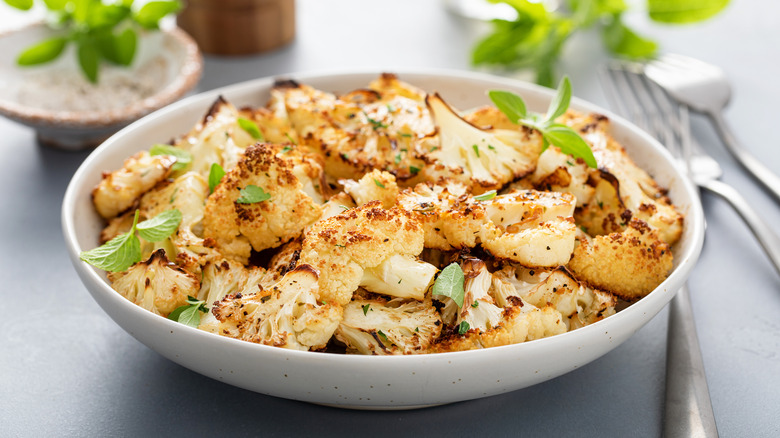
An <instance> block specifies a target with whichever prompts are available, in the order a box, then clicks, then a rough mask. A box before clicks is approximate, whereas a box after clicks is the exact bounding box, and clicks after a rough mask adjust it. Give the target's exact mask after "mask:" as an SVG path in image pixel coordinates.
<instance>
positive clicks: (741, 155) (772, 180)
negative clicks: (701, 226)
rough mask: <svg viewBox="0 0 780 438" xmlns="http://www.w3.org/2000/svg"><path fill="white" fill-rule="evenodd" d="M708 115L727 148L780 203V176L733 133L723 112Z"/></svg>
mask: <svg viewBox="0 0 780 438" xmlns="http://www.w3.org/2000/svg"><path fill="white" fill-rule="evenodd" d="M707 115H708V116H709V117H710V120H712V123H713V124H714V125H715V128H716V129H717V130H718V134H720V138H721V139H722V140H723V144H725V145H726V149H728V151H729V152H731V154H732V155H733V156H734V158H736V159H737V161H739V164H741V165H742V167H744V168H745V170H747V171H748V173H750V176H752V177H753V178H755V179H756V181H758V182H760V183H761V185H763V186H764V188H766V190H768V191H769V193H770V194H772V196H774V198H775V201H776V202H778V203H780V177H778V176H777V175H776V174H775V173H774V172H772V171H771V170H769V168H767V167H766V166H764V164H763V163H761V161H759V160H758V159H757V158H756V157H754V156H753V155H751V154H750V153H748V151H747V150H746V149H745V148H743V147H742V145H741V144H740V143H739V141H738V140H737V137H736V136H735V135H734V134H733V133H732V131H731V128H729V125H728V123H727V122H726V119H724V118H723V113H721V112H708V113H707Z"/></svg>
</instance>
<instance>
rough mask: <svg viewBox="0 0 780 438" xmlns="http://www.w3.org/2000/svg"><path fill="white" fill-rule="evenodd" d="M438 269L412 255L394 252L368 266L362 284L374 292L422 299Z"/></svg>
mask: <svg viewBox="0 0 780 438" xmlns="http://www.w3.org/2000/svg"><path fill="white" fill-rule="evenodd" d="M436 272H437V269H436V267H435V266H433V265H432V264H430V263H426V262H424V261H421V260H418V259H417V258H415V257H412V256H411V255H401V254H393V255H391V256H390V257H388V258H386V259H385V260H384V261H382V263H380V264H379V265H377V266H374V267H371V268H366V269H365V270H364V271H363V277H362V278H361V279H360V286H361V287H363V288H364V289H366V290H370V291H372V292H375V293H378V294H383V295H390V296H393V297H397V298H412V299H415V300H420V301H422V300H423V298H425V291H427V290H428V286H430V285H431V283H432V282H433V278H434V277H435V276H436Z"/></svg>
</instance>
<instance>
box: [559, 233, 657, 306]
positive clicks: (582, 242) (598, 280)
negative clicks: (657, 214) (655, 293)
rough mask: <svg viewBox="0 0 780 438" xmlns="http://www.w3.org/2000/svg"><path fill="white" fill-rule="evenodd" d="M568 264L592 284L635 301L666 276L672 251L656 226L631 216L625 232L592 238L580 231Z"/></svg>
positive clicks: (585, 280)
mask: <svg viewBox="0 0 780 438" xmlns="http://www.w3.org/2000/svg"><path fill="white" fill-rule="evenodd" d="M568 268H569V270H571V272H572V273H573V274H574V276H575V277H576V278H577V279H579V280H582V281H584V282H586V283H587V284H589V285H592V286H593V287H596V288H599V289H603V290H605V291H608V292H611V293H613V294H615V295H617V296H619V297H620V298H623V299H624V300H627V301H635V300H637V299H639V298H642V297H643V296H645V295H647V294H648V293H650V292H651V291H652V290H653V289H655V288H656V287H657V286H658V285H659V284H661V282H662V281H664V279H666V276H667V275H668V273H669V271H670V270H671V269H672V252H671V249H670V247H669V245H668V244H666V243H665V242H664V241H663V240H661V237H660V235H659V233H658V231H657V230H654V229H652V228H650V227H649V226H648V225H647V224H645V223H644V222H642V221H640V220H638V219H632V220H631V222H630V224H629V226H628V228H626V230H625V231H623V232H622V233H611V234H607V235H602V236H596V237H593V238H591V237H590V236H587V235H585V234H584V233H581V234H580V235H579V244H578V245H577V246H576V248H575V249H574V253H573V254H572V258H571V260H570V261H569V264H568Z"/></svg>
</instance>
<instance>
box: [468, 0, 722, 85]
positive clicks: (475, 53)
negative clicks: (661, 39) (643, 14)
mask: <svg viewBox="0 0 780 438" xmlns="http://www.w3.org/2000/svg"><path fill="white" fill-rule="evenodd" d="M486 1H489V2H490V3H506V4H507V5H509V6H511V7H512V8H513V9H514V10H515V12H516V13H517V18H516V19H514V20H493V31H492V33H490V34H489V35H487V36H486V37H485V38H483V39H482V40H480V41H479V42H478V43H477V44H476V45H475V46H474V48H473V49H472V53H471V61H472V63H473V64H475V65H492V66H501V67H505V68H509V69H530V70H533V71H534V72H535V73H536V82H537V83H539V84H542V85H546V86H552V85H553V84H554V83H555V77H556V74H555V70H556V64H557V62H558V59H559V58H560V56H561V53H562V52H563V49H564V46H565V44H566V43H567V42H568V41H569V40H571V39H573V38H574V37H575V36H576V35H577V34H581V33H583V32H582V31H583V30H586V29H591V28H596V29H597V30H598V31H600V32H601V39H602V41H603V43H604V46H605V48H606V50H607V51H608V52H609V53H611V54H612V55H616V56H619V57H624V58H629V59H646V58H650V57H652V56H653V55H654V54H655V53H656V51H657V50H658V44H657V43H656V42H655V41H653V40H650V39H648V38H645V37H643V36H641V35H639V34H637V33H636V32H634V31H633V30H632V29H631V28H630V27H629V26H628V25H627V24H626V23H625V22H624V20H623V14H624V13H625V12H627V11H628V5H627V2H625V1H624V0H566V1H561V2H540V1H530V0H486ZM728 3H729V0H647V2H646V7H647V14H648V16H649V18H650V19H651V20H653V21H655V22H659V23H667V24H683V23H693V22H698V21H703V20H706V19H708V18H710V17H712V16H714V15H716V14H718V13H719V12H720V11H721V10H723V8H725V7H726V5H728ZM548 4H556V5H557V8H556V7H550V6H548Z"/></svg>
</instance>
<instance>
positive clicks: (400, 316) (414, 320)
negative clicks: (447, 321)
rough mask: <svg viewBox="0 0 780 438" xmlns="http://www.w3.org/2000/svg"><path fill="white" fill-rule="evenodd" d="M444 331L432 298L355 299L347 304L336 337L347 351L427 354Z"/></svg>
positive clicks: (379, 353) (378, 353) (383, 353)
mask: <svg viewBox="0 0 780 438" xmlns="http://www.w3.org/2000/svg"><path fill="white" fill-rule="evenodd" d="M440 332H441V320H440V319H439V314H438V312H437V311H436V308H435V307H433V305H431V302H430V300H428V301H416V300H412V301H402V300H392V301H390V302H387V301H385V300H379V299H375V300H353V301H351V302H350V303H349V304H347V305H346V306H345V307H344V319H343V320H342V321H341V323H339V327H338V329H337V330H336V334H335V336H336V339H338V340H339V341H340V342H342V343H343V344H345V345H346V346H347V352H348V353H349V352H357V353H360V354H373V355H387V354H414V353H425V352H426V350H427V349H428V347H429V346H430V345H431V344H432V343H433V341H434V340H435V339H436V338H437V337H438V336H439V333H440Z"/></svg>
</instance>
